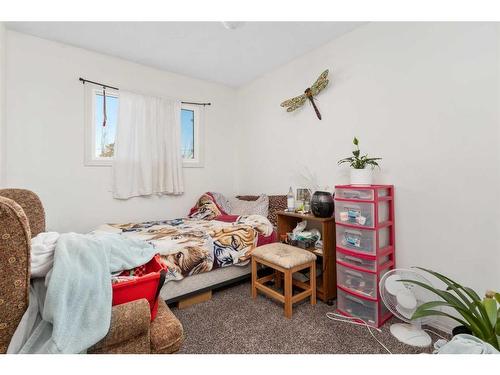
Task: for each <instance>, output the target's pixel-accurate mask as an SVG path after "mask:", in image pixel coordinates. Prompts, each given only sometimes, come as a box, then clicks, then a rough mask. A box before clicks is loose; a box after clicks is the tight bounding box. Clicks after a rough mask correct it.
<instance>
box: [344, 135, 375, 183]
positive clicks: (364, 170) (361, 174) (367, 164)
mask: <svg viewBox="0 0 500 375" xmlns="http://www.w3.org/2000/svg"><path fill="white" fill-rule="evenodd" d="M352 143H353V144H354V146H355V148H356V149H355V150H354V151H353V152H352V154H353V155H354V156H350V157H348V158H344V159H340V160H339V161H338V165H342V164H344V163H349V165H350V167H351V185H371V184H372V181H373V168H375V167H379V165H378V163H377V160H382V158H369V157H368V155H363V156H360V154H361V151H360V150H359V141H358V139H357V138H356V137H354V139H353V140H352Z"/></svg>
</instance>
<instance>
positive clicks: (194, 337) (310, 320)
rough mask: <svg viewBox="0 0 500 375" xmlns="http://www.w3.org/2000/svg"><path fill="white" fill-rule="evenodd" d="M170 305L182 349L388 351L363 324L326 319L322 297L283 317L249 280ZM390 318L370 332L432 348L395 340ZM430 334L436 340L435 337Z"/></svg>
mask: <svg viewBox="0 0 500 375" xmlns="http://www.w3.org/2000/svg"><path fill="white" fill-rule="evenodd" d="M172 311H173V312H174V314H175V315H176V316H177V317H178V318H179V320H180V321H181V322H182V324H183V326H184V332H185V336H186V340H185V342H184V345H183V347H182V348H181V350H180V353H192V354H195V353H220V354H223V353H233V354H240V353H252V354H260V353H263V354H264V353H265V354H278V353H302V354H308V353H330V354H345V353H357V354H369V353H381V354H384V353H387V352H386V351H385V350H384V349H383V348H382V347H381V346H380V344H379V343H377V341H375V340H374V339H373V337H371V335H370V333H369V332H368V329H367V328H366V327H361V326H356V325H353V324H348V323H342V322H336V321H332V320H330V319H328V318H327V317H326V315H325V314H326V313H327V312H329V311H332V312H333V311H335V306H328V305H326V304H325V303H323V302H321V301H318V303H317V305H316V306H311V305H310V304H309V300H306V301H303V302H302V303H299V304H298V305H295V306H294V308H293V317H292V319H286V318H285V317H284V316H283V307H282V305H281V304H279V303H277V302H275V301H273V300H271V299H269V298H267V297H265V296H263V295H261V294H259V295H258V297H257V299H256V300H255V301H254V300H253V299H252V298H251V296H250V283H249V282H244V283H241V284H239V285H235V286H232V287H228V288H226V289H223V290H219V291H215V292H214V293H213V297H212V299H211V300H210V301H207V302H204V303H201V304H197V305H194V306H191V307H190V308H187V309H184V310H179V309H177V308H173V309H172ZM394 320H395V319H394ZM390 323H391V321H389V322H387V323H386V324H385V325H384V326H383V327H382V332H381V333H378V332H376V331H374V334H375V335H376V337H377V338H378V339H379V340H380V341H381V342H383V343H384V345H385V346H387V347H388V348H389V350H390V351H391V352H393V353H422V352H429V351H430V349H424V350H422V349H418V348H413V347H411V346H408V345H405V344H402V343H400V342H398V341H397V340H396V339H395V338H394V337H392V335H391V333H390V332H389V325H390ZM431 336H432V339H433V342H434V341H435V340H436V339H437V337H436V336H435V335H432V334H431Z"/></svg>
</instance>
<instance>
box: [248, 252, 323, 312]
mask: <svg viewBox="0 0 500 375" xmlns="http://www.w3.org/2000/svg"><path fill="white" fill-rule="evenodd" d="M257 264H263V265H265V266H267V267H270V268H272V269H273V270H274V274H271V275H267V276H264V277H261V278H257ZM305 268H309V283H308V284H307V283H304V282H301V281H299V280H295V279H293V278H292V275H293V274H294V273H295V272H298V271H301V270H303V269H305ZM281 274H283V275H284V292H285V294H280V293H279V292H278V291H276V290H274V289H271V288H269V287H268V286H266V285H264V283H266V282H268V281H271V280H274V284H275V286H277V287H280V286H281ZM293 286H297V287H299V288H300V289H302V292H300V293H298V294H296V295H295V296H294V295H293V293H292V288H293ZM257 291H260V292H262V293H264V294H265V295H267V296H268V297H270V298H273V299H275V300H278V301H280V302H281V303H284V304H285V316H286V317H287V318H291V317H292V305H293V304H294V303H296V302H299V301H302V300H303V299H305V298H307V297H309V296H310V297H311V305H315V304H316V255H314V254H313V253H312V252H310V251H307V250H302V249H300V248H298V247H295V246H290V245H286V244H282V243H272V244H269V245H264V246H260V247H258V248H256V249H255V250H254V251H253V253H252V298H254V299H255V298H257Z"/></svg>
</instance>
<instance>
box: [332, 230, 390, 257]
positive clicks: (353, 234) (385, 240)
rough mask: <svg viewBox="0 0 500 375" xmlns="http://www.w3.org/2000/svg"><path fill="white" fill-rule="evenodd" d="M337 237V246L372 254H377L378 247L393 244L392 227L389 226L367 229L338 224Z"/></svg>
mask: <svg viewBox="0 0 500 375" xmlns="http://www.w3.org/2000/svg"><path fill="white" fill-rule="evenodd" d="M377 236H378V246H377ZM336 237H337V247H341V248H343V249H347V250H351V251H354V252H359V253H363V254H370V255H376V253H377V248H378V249H384V248H386V247H387V246H389V245H390V244H391V243H390V241H391V239H390V228H388V227H383V228H380V229H376V230H367V229H361V228H353V227H350V226H348V227H346V226H343V225H337V229H336Z"/></svg>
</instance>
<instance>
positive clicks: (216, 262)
mask: <svg viewBox="0 0 500 375" xmlns="http://www.w3.org/2000/svg"><path fill="white" fill-rule="evenodd" d="M238 198H239V199H242V200H248V201H250V200H256V199H257V198H258V196H239V197H238ZM285 207H286V196H281V195H274V196H269V210H268V216H267V218H265V217H262V216H259V215H246V216H235V215H228V214H227V213H226V212H225V211H224V210H223V208H222V207H221V205H219V204H217V200H216V199H215V198H214V196H213V195H212V194H211V193H206V194H204V195H202V197H200V199H199V200H198V201H197V203H196V205H195V206H194V207H193V208H192V209H191V211H190V213H189V215H188V216H187V217H186V218H180V219H173V220H160V221H150V222H143V223H121V224H105V225H102V226H100V227H99V228H97V229H96V231H98V232H111V233H121V234H122V235H125V236H127V237H130V238H135V239H139V240H145V241H147V242H149V243H151V244H152V245H153V246H155V248H157V249H158V252H159V253H160V255H161V258H162V260H163V262H164V263H165V265H166V266H167V268H168V271H167V275H166V282H165V284H164V286H163V287H162V289H161V292H160V296H161V298H162V299H164V300H165V301H167V303H174V302H177V301H180V300H183V299H185V298H188V297H190V296H192V295H196V294H199V293H202V292H206V291H208V290H212V289H216V288H219V287H222V286H225V285H228V284H231V283H235V282H238V281H240V280H243V279H246V278H248V277H249V276H250V273H251V270H250V265H249V260H250V256H251V252H252V250H253V249H254V248H255V247H256V246H261V245H263V244H266V243H270V242H274V241H276V231H275V227H276V220H277V216H276V213H277V211H279V210H283V209H284V208H285Z"/></svg>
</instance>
